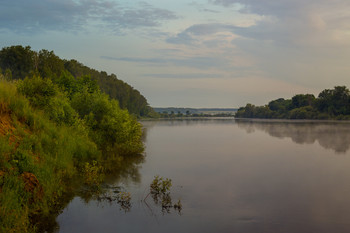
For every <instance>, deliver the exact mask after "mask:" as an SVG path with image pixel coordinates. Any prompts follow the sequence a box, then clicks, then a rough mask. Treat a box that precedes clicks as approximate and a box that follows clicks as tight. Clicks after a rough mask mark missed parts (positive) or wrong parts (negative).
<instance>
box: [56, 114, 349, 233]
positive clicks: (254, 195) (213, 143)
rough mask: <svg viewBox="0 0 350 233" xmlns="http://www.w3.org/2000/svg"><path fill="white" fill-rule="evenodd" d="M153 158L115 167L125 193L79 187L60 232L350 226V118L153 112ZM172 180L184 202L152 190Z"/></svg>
mask: <svg viewBox="0 0 350 233" xmlns="http://www.w3.org/2000/svg"><path fill="white" fill-rule="evenodd" d="M142 124H143V125H144V130H145V137H144V141H145V145H146V151H145V158H144V159H143V160H141V161H140V160H137V161H133V160H130V161H128V162H127V163H126V165H125V169H124V170H123V171H121V172H120V173H118V174H114V175H113V176H111V177H107V181H106V182H107V183H108V184H109V185H113V186H118V187H120V189H121V190H122V191H123V192H129V193H130V194H131V202H130V208H123V206H121V205H120V203H117V202H106V201H103V200H102V201H101V200H96V199H91V200H87V199H84V198H82V197H75V198H74V199H73V200H72V201H71V202H70V204H69V205H68V206H67V207H66V208H65V209H64V210H63V212H62V214H61V215H59V216H58V218H57V222H58V225H59V229H58V230H57V231H56V232H60V233H70V232H72V233H73V232H74V233H75V232H85V233H90V232H94V233H97V232H104V233H112V232H128V233H134V232H135V233H136V232H137V233H138V232H152V233H154V232H159V233H160V232H174V233H175V232H176V233H178V232H198V233H205V232H220V233H223V232H227V233H228V232H230V233H231V232H245V233H258V232H259V233H261V232H286V233H287V232H298V233H303V232H305V233H310V232H317V233H329V232H337V233H342V232H344V233H345V232H350V221H349V219H350V198H349V197H350V152H349V145H350V123H341V122H310V121H308V122H305V121H268V120H264V121H254V120H235V119H230V118H225V119H200V120H172V121H169V120H163V121H143V122H142ZM155 175H159V176H161V177H164V178H169V179H171V180H172V185H173V186H172V188H171V197H172V200H173V201H174V202H175V201H178V200H180V201H181V203H182V209H181V211H178V210H175V209H174V208H170V209H169V210H164V209H162V207H161V206H160V205H159V203H158V204H157V203H156V202H155V201H154V200H152V198H147V199H146V200H145V199H144V198H145V197H146V195H147V194H148V192H149V185H150V183H151V182H152V180H153V178H154V176H155Z"/></svg>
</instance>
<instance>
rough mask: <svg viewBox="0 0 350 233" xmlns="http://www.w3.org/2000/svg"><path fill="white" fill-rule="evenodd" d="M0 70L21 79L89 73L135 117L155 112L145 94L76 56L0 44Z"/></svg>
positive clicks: (51, 77)
mask: <svg viewBox="0 0 350 233" xmlns="http://www.w3.org/2000/svg"><path fill="white" fill-rule="evenodd" d="M0 73H1V74H2V75H4V76H5V77H6V78H7V79H24V78H26V77H31V76H33V75H37V76H40V77H43V78H49V79H58V78H60V77H61V75H62V74H63V73H64V74H67V73H69V74H71V75H73V77H74V78H78V77H82V76H89V77H90V78H91V79H93V80H95V81H96V82H97V84H98V86H99V87H100V89H101V90H102V91H103V92H104V93H106V94H108V95H109V96H110V97H111V98H113V99H115V100H118V102H119V106H120V107H121V108H122V109H127V110H128V111H129V112H130V113H131V114H133V115H136V116H138V117H146V116H147V117H152V116H154V115H156V113H155V112H154V111H153V109H152V108H151V107H150V106H149V104H148V102H147V100H146V98H145V97H144V96H143V95H141V93H140V92H139V91H138V90H136V89H134V88H133V87H131V86H130V85H129V84H127V83H125V82H124V81H122V80H120V79H118V78H117V76H116V75H115V74H107V73H106V72H105V71H97V70H94V69H92V68H89V67H87V66H85V65H83V64H82V63H80V62H78V61H76V60H65V59H61V58H59V57H58V56H57V55H55V53H54V52H53V51H48V50H45V49H43V50H40V51H39V52H36V51H33V50H32V49H31V47H30V46H26V47H23V46H21V45H17V46H10V47H5V48H2V50H1V51H0Z"/></svg>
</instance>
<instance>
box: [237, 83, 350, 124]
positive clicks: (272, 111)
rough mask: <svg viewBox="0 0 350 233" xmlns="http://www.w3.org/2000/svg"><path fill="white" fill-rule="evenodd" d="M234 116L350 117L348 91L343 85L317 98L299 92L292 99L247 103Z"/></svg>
mask: <svg viewBox="0 0 350 233" xmlns="http://www.w3.org/2000/svg"><path fill="white" fill-rule="evenodd" d="M235 117H243V118H274V119H276V118H279V119H338V120H343V119H350V91H349V90H348V88H347V87H345V86H336V87H334V89H326V90H324V91H322V92H321V93H320V94H319V95H318V98H315V96H314V95H312V94H305V95H304V94H299V95H295V96H293V98H292V99H289V100H285V99H283V98H280V99H277V100H273V101H271V102H269V104H268V105H265V106H254V105H252V104H247V105H246V106H245V107H241V108H239V109H238V111H237V113H236V115H235Z"/></svg>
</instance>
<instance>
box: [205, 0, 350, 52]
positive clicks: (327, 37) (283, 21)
mask: <svg viewBox="0 0 350 233" xmlns="http://www.w3.org/2000/svg"><path fill="white" fill-rule="evenodd" d="M210 2H211V3H212V4H214V5H221V6H224V7H234V6H237V5H240V6H241V7H240V12H241V13H246V14H248V13H249V14H256V15H259V16H262V17H263V18H262V20H260V21H259V22H257V23H256V25H254V26H251V27H249V28H247V29H246V30H236V31H235V33H237V34H239V35H241V36H245V37H248V38H251V39H256V40H265V41H272V42H276V43H277V44H280V45H283V46H308V47H310V46H316V47H320V46H324V45H333V46H334V45H340V46H343V45H344V44H348V43H350V34H349V26H348V25H349V24H348V22H349V21H350V1H348V0H333V1H329V0H310V1H304V0H278V1H275V0H210Z"/></svg>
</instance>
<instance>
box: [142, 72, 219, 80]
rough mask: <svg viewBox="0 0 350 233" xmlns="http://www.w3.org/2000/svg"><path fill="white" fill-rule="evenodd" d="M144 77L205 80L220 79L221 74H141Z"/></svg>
mask: <svg viewBox="0 0 350 233" xmlns="http://www.w3.org/2000/svg"><path fill="white" fill-rule="evenodd" d="M142 76H144V77H150V78H171V79H207V78H222V77H223V76H222V74H210V73H188V74H184V73H176V74H143V75H142Z"/></svg>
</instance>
